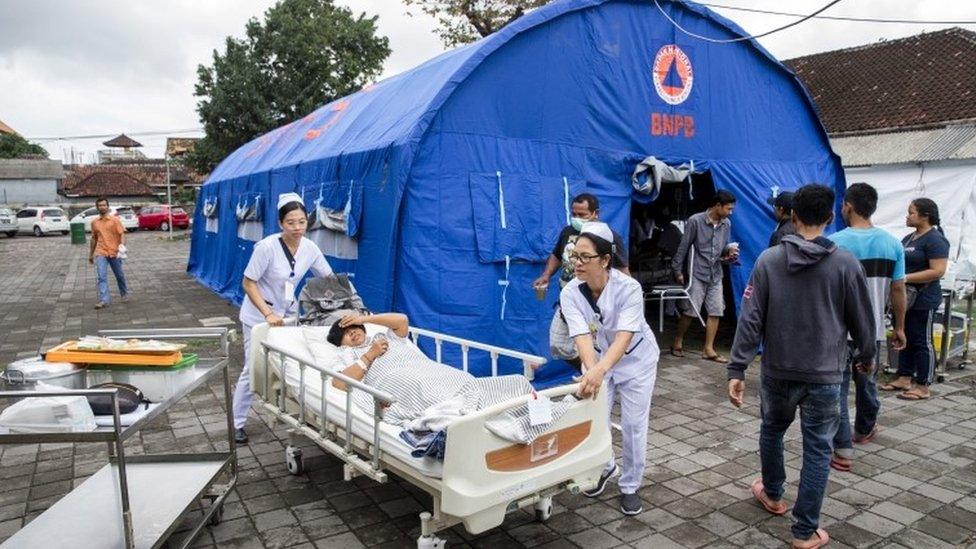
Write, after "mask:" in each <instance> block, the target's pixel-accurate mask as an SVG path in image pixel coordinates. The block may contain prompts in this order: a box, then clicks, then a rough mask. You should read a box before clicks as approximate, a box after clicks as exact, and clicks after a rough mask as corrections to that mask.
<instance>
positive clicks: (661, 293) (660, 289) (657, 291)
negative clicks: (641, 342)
mask: <svg viewBox="0 0 976 549" xmlns="http://www.w3.org/2000/svg"><path fill="white" fill-rule="evenodd" d="M694 272H695V248H694V246H691V247H689V248H688V277H687V279H686V283H685V285H684V286H680V285H678V284H666V285H661V286H652V287H651V289H650V290H648V291H647V292H645V293H644V301H655V300H656V301H658V330H659V331H661V332H663V331H664V302H665V301H681V300H683V299H687V300H688V301H689V302H690V301H691V293H690V292H691V282H692V273H694ZM695 316H696V317H697V318H698V322H701V325H702V326H704V325H705V320H704V319H702V317H701V312H700V311H698V310H697V309H696V310H695Z"/></svg>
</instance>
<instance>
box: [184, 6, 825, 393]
mask: <svg viewBox="0 0 976 549" xmlns="http://www.w3.org/2000/svg"><path fill="white" fill-rule="evenodd" d="M661 8H662V9H663V10H665V11H666V12H667V13H668V14H669V15H670V16H671V17H672V18H673V19H674V20H675V21H676V22H677V23H679V24H680V25H681V26H682V27H683V28H685V29H687V30H689V31H691V32H693V33H696V34H699V35H704V36H708V37H713V38H716V39H726V38H734V37H739V36H744V35H745V32H744V31H742V30H741V29H740V28H739V27H738V26H736V25H735V24H734V23H732V22H731V21H729V20H727V19H725V18H723V17H721V16H719V15H717V14H715V13H713V12H711V11H709V10H708V9H706V8H704V7H700V6H697V5H694V4H689V3H683V2H670V1H664V0H662V1H661ZM649 155H653V156H656V157H657V158H659V159H662V160H664V161H666V162H668V163H672V164H680V163H685V162H689V161H693V162H694V168H695V170H696V171H700V170H709V171H710V173H711V176H712V178H713V180H714V183H715V186H716V187H720V188H727V189H730V190H732V191H733V192H734V193H735V194H736V195H737V197H738V208H737V210H736V213H735V216H734V217H733V237H734V239H735V240H736V241H738V242H740V243H741V249H742V265H741V266H740V267H737V268H734V269H733V270H732V279H733V287H734V291H735V294H736V295H739V294H740V293H741V290H742V287H743V286H744V283H745V281H746V280H747V278H748V276H749V273H750V271H751V268H752V264H753V262H754V260H755V258H756V257H757V256H758V254H759V253H760V252H761V251H762V250H763V249H764V248H765V244H766V241H767V239H768V236H769V233H770V232H771V231H772V229H773V220H772V219H771V217H770V216H769V206H767V205H766V202H765V201H766V198H767V197H769V196H770V194H771V189H773V188H779V189H788V188H795V187H797V186H800V185H802V184H804V183H807V182H820V183H825V184H827V185H831V186H833V187H834V188H835V189H836V190H837V191H838V192H841V191H842V190H843V189H844V181H843V172H842V170H841V166H840V162H839V159H838V158H837V156H836V155H834V154H833V153H832V152H831V149H830V146H829V143H828V141H827V136H826V133H825V131H824V129H823V127H822V125H821V123H820V121H819V119H818V117H817V114H816V112H815V109H814V106H813V103H812V101H811V100H810V98H809V96H808V95H807V93H806V91H805V90H804V88H803V87H802V85H801V84H800V83H799V81H798V80H797V79H796V77H795V76H794V75H793V74H792V73H791V72H790V71H788V70H787V69H786V68H785V67H784V66H783V65H782V64H780V63H779V62H778V61H777V60H776V59H775V58H773V57H772V56H771V55H770V54H769V53H767V52H766V51H765V50H763V49H762V48H761V47H760V46H759V45H758V44H757V43H755V42H753V41H744V42H738V43H734V44H715V43H710V42H706V41H702V40H699V39H696V38H692V37H690V36H688V35H687V34H685V33H683V32H681V31H679V30H677V29H676V28H675V26H674V25H672V23H671V22H669V21H668V20H667V19H666V18H665V17H664V16H663V15H662V13H661V12H660V11H659V9H658V7H656V6H655V3H654V2H653V1H647V0H562V1H556V2H553V3H551V4H548V5H546V6H545V7H542V8H539V9H537V10H535V11H533V12H531V13H529V14H527V15H525V16H524V17H522V18H520V19H518V20H517V21H515V22H513V23H511V24H510V25H508V26H506V27H505V28H503V29H502V30H500V31H499V32H497V33H495V34H493V35H491V36H489V37H487V38H484V39H482V40H480V41H478V42H475V43H473V44H470V45H468V46H465V47H461V48H458V49H456V50H453V51H450V52H447V53H445V54H443V55H440V56H438V57H436V58H434V59H432V60H430V61H428V62H426V63H424V64H423V65H421V66H419V67H417V68H415V69H413V70H410V71H408V72H405V73H403V74H400V75H398V76H394V77H391V78H388V79H386V80H384V81H381V82H379V83H377V84H375V85H373V86H370V87H367V88H365V89H363V90H361V91H359V92H357V93H355V94H353V95H350V96H348V97H345V98H343V99H340V100H338V101H335V102H333V103H330V104H328V105H325V106H323V107H321V108H319V109H318V110H316V111H315V112H313V113H312V114H310V115H308V116H306V117H305V118H303V119H301V120H297V121H295V122H292V123H291V124H288V125H286V126H284V127H281V128H278V129H276V130H274V131H272V132H270V133H268V134H266V135H263V136H261V137H259V138H257V139H255V140H254V141H252V142H250V143H248V144H246V145H244V146H243V147H241V148H240V149H238V150H237V151H235V152H234V153H233V154H231V155H230V156H229V157H227V158H226V159H225V160H224V161H223V162H222V163H221V164H220V165H219V166H218V167H217V168H216V169H215V170H214V172H213V174H211V176H210V178H209V179H208V180H207V182H206V184H205V185H204V186H203V188H202V191H201V194H200V196H199V197H198V203H200V204H203V203H205V202H211V203H212V202H214V201H215V200H216V202H217V205H218V206H217V214H216V215H217V217H216V218H215V219H213V220H211V221H210V222H209V223H208V222H207V220H206V219H205V218H204V214H203V211H202V210H203V208H197V212H196V214H195V219H194V230H193V237H192V249H191V254H190V260H189V265H188V270H189V271H190V273H192V274H193V275H194V276H195V277H196V278H197V279H198V280H199V281H200V282H201V283H203V284H204V285H206V286H208V287H210V288H212V289H213V290H214V291H215V292H217V293H219V294H220V295H221V296H223V297H225V298H227V299H230V300H232V301H235V302H238V303H239V302H240V301H241V298H242V297H243V296H242V290H241V287H240V281H241V276H242V273H243V270H244V266H245V264H246V263H247V260H248V258H249V255H250V250H251V246H252V244H253V243H252V242H251V241H248V240H244V239H241V238H238V236H237V233H236V232H235V230H234V229H235V224H236V223H237V221H236V219H235V215H234V207H235V206H236V205H238V204H240V203H242V202H243V203H247V202H249V201H250V202H254V201H257V204H258V207H259V209H261V210H262V212H263V229H264V234H271V233H273V232H276V231H277V230H278V228H277V220H276V218H275V214H274V202H275V197H277V195H278V194H279V193H283V192H288V191H298V192H302V193H303V196H305V197H306V205H307V206H309V207H312V206H313V205H314V202H315V201H320V202H321V203H323V204H326V205H327V206H328V207H330V208H334V209H337V210H340V211H341V210H345V212H346V213H347V216H348V227H347V229H346V232H347V233H348V235H349V236H351V237H353V238H354V239H355V241H356V242H357V243H358V259H355V260H351V259H337V258H336V257H328V259H329V261H330V263H331V264H332V265H333V268H334V269H335V270H336V271H348V272H351V273H354V277H355V278H354V281H355V284H356V287H357V289H358V290H359V292H360V293H361V294H362V296H363V298H364V300H365V302H366V304H367V306H368V307H370V308H371V309H373V310H377V311H384V310H397V311H402V312H405V313H407V314H409V315H410V317H411V322H412V323H413V324H414V325H417V326H421V327H425V328H429V329H433V330H438V331H442V332H446V333H450V334H453V335H457V336H461V337H467V338H472V339H477V340H479V341H484V342H488V343H493V344H497V345H504V346H507V347H511V348H515V349H519V350H525V351H530V352H534V353H538V354H542V355H546V356H548V326H549V322H550V318H551V316H552V310H553V309H552V305H553V303H554V302H555V301H556V299H557V292H556V291H555V289H556V288H557V287H558V285H556V284H553V285H552V286H551V288H552V289H551V290H550V293H549V295H548V298H547V299H546V300H545V301H544V302H543V301H537V300H536V299H535V298H534V295H533V291H532V289H531V287H530V285H531V281H532V280H533V279H534V278H535V277H536V276H538V274H539V272H540V271H541V268H542V262H543V261H545V259H546V257H547V254H548V253H549V252H550V250H551V248H552V246H553V245H554V242H555V239H556V236H557V234H558V232H559V231H560V229H561V228H562V227H563V226H565V224H566V222H567V217H568V213H567V210H568V199H567V197H572V196H573V195H575V194H577V193H579V192H582V191H584V190H587V191H589V192H592V193H594V194H596V195H597V196H599V197H600V199H601V201H602V204H601V206H602V208H601V216H602V218H603V219H604V220H605V221H607V222H608V223H609V224H610V225H611V226H612V227H614V228H615V229H616V230H617V232H619V233H621V234H622V235H624V236H625V238H626V234H627V228H628V226H629V216H630V209H631V204H632V200H634V199H636V198H637V197H636V196H635V193H634V192H633V189H632V186H631V184H630V176H631V172H632V170H633V169H634V166H635V165H636V164H637V163H638V162H639V161H640V160H641V159H643V158H645V157H646V156H649ZM208 225H209V227H210V229H211V231H212V230H216V232H211V231H208V230H206V229H205V227H207V226H208ZM327 255H328V254H327ZM487 368H488V363H487V360H484V361H477V362H476V363H474V364H473V365H472V370H473V371H474V372H475V373H484V372H485V371H486V370H487ZM503 368H507V369H510V370H512V371H518V367H517V366H516V365H514V364H510V365H503ZM565 373H566V370H563V369H559V368H558V367H553V368H546V369H543V370H542V371H540V373H539V378H540V379H542V380H543V381H545V380H546V379H547V378H548V379H550V380H551V379H553V376H556V377H561V376H564V375H565Z"/></svg>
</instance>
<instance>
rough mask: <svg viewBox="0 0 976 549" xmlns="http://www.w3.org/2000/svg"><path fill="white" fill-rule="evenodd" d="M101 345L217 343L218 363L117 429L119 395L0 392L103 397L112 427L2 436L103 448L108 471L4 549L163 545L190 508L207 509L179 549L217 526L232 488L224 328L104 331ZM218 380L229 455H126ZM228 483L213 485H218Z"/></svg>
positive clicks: (203, 366)
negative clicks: (110, 341) (161, 420)
mask: <svg viewBox="0 0 976 549" xmlns="http://www.w3.org/2000/svg"><path fill="white" fill-rule="evenodd" d="M100 335H102V336H106V337H119V338H152V339H175V340H180V339H183V340H185V339H219V340H220V347H221V356H219V357H217V358H212V359H201V360H200V361H198V362H197V364H196V366H194V367H193V374H194V375H193V376H186V377H185V378H183V379H181V380H180V381H179V382H178V383H179V387H178V388H177V389H176V391H175V392H174V394H173V396H172V397H170V398H168V399H166V400H165V401H163V402H160V403H157V404H156V405H155V406H153V407H151V408H150V409H149V411H148V412H147V413H146V414H145V415H143V416H142V417H141V418H139V419H138V420H136V421H134V422H133V423H132V424H131V425H129V426H125V427H123V426H122V425H121V418H120V414H119V408H118V399H117V390H115V389H87V390H77V391H60V392H39V391H8V392H0V398H23V397H25V396H67V395H82V396H86V395H94V394H109V395H111V397H112V407H113V426H111V427H99V428H97V429H95V430H94V431H90V432H86V433H38V434H4V435H0V444H18V443H30V444H36V443H45V442H79V443H87V442H105V443H106V444H108V448H109V463H108V464H107V465H105V467H103V468H102V469H100V470H99V471H98V472H96V473H95V474H94V475H92V476H91V477H90V478H89V479H88V480H86V481H85V482H83V483H82V484H81V485H80V486H78V487H77V488H75V489H74V490H72V491H71V492H70V493H69V494H68V495H66V496H64V497H63V498H61V499H60V500H58V502H57V503H55V504H54V505H53V506H51V508H49V509H48V510H47V511H45V512H44V513H42V514H41V515H40V516H38V517H37V518H35V519H34V520H33V521H31V522H30V524H28V525H26V526H24V528H22V529H21V530H20V531H18V532H17V533H16V534H14V535H13V536H12V537H10V538H9V539H7V541H5V542H4V543H3V545H2V546H0V547H2V548H3V549H13V548H21V547H27V548H33V547H44V548H46V549H52V548H65V549H67V548H76V547H85V548H105V549H115V548H118V547H125V548H127V549H135V548H144V547H145V548H155V547H160V546H161V545H163V544H164V543H166V541H167V539H168V538H169V536H170V535H171V534H172V533H173V530H175V529H176V527H177V526H178V525H179V524H180V521H181V520H182V518H183V517H184V515H186V513H187V512H188V511H189V510H190V509H191V507H192V506H193V504H194V503H197V502H199V501H202V500H209V501H210V502H211V503H210V505H209V507H207V508H206V511H205V512H204V514H203V517H202V518H201V519H200V520H199V522H198V523H197V524H196V526H195V527H194V529H193V530H192V531H191V532H190V534H189V535H188V536H187V537H186V538H184V540H183V543H182V545H181V547H183V548H186V547H189V546H190V544H191V543H193V540H194V539H195V538H196V537H197V536H198V535H199V534H200V532H201V531H202V530H203V527H204V526H206V525H207V524H208V523H210V524H217V523H218V522H219V521H220V519H221V517H222V515H223V504H224V500H225V499H226V498H227V495H228V494H229V493H230V492H231V490H232V489H233V488H234V486H235V485H236V483H237V452H236V446H235V444H234V424H233V415H232V413H231V406H230V402H231V393H230V371H229V361H228V352H227V351H228V344H229V335H230V332H229V331H228V330H227V328H187V329H157V330H152V329H149V330H106V331H102V332H100ZM220 373H223V382H224V383H223V385H224V399H225V402H226V406H225V408H226V415H227V440H228V443H229V451H227V452H210V453H196V454H154V455H142V456H130V457H126V455H125V444H124V443H125V441H126V440H127V439H128V438H130V437H132V436H133V435H135V434H136V433H138V432H139V431H140V430H141V429H142V428H143V427H145V426H146V425H147V424H148V423H149V422H150V421H152V420H153V419H155V418H156V417H158V416H159V415H160V414H161V413H163V412H164V411H166V409H167V408H169V407H170V406H171V405H173V404H174V403H176V402H177V401H179V400H182V399H183V398H185V397H187V396H188V395H189V394H190V393H192V392H193V391H194V390H196V389H197V388H199V387H201V386H203V385H204V384H206V383H207V382H209V381H210V380H212V379H213V378H214V377H215V376H217V375H218V374H220ZM224 476H226V477H227V482H226V483H223V484H219V485H218V484H217V482H218V480H219V479H220V478H222V477H224Z"/></svg>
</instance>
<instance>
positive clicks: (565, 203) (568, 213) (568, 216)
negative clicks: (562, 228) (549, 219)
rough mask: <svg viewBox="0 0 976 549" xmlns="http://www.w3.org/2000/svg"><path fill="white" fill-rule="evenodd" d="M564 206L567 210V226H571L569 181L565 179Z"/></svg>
mask: <svg viewBox="0 0 976 549" xmlns="http://www.w3.org/2000/svg"><path fill="white" fill-rule="evenodd" d="M563 206H564V207H565V208H566V224H567V225H569V223H570V221H572V220H571V219H570V210H569V180H568V179H566V178H565V177H563Z"/></svg>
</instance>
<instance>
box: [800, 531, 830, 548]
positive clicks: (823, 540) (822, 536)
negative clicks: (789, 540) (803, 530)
mask: <svg viewBox="0 0 976 549" xmlns="http://www.w3.org/2000/svg"><path fill="white" fill-rule="evenodd" d="M815 533H816V534H817V538H818V539H817V541H815V542H814V543H813V544H812V545H806V544H805V542H806V540H803V541H804V543H800V544H798V543H796V540H793V548H794V549H817V548H818V547H823V546H824V545H827V544H828V543H830V536H829V535H828V534H827V531H826V530H824V529H823V528H817V531H816V532H815Z"/></svg>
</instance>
